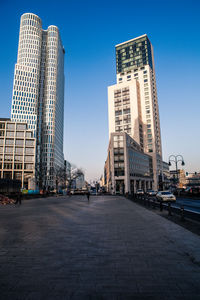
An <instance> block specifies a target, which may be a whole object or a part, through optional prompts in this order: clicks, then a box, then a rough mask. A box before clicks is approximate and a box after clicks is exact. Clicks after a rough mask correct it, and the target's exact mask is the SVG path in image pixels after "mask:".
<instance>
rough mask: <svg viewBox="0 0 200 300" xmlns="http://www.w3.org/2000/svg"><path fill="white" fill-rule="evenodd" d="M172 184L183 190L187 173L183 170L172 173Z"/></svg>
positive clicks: (172, 171)
mask: <svg viewBox="0 0 200 300" xmlns="http://www.w3.org/2000/svg"><path fill="white" fill-rule="evenodd" d="M170 181H171V184H174V185H176V186H177V187H178V188H182V187H184V186H185V185H186V177H185V171H184V170H182V169H178V170H171V171H170Z"/></svg>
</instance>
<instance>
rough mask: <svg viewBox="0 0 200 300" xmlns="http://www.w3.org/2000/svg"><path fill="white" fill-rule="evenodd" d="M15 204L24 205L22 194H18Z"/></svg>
mask: <svg viewBox="0 0 200 300" xmlns="http://www.w3.org/2000/svg"><path fill="white" fill-rule="evenodd" d="M15 204H19V205H21V204H22V199H21V193H20V192H19V193H18V194H17V198H16V201H15Z"/></svg>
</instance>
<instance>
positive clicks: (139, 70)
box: [108, 34, 162, 189]
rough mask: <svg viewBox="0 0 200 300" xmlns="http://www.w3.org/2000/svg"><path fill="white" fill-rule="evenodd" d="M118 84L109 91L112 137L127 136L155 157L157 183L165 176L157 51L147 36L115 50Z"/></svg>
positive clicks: (110, 130)
mask: <svg viewBox="0 0 200 300" xmlns="http://www.w3.org/2000/svg"><path fill="white" fill-rule="evenodd" d="M115 51H116V73H117V74H116V75H117V83H116V84H114V85H112V86H109V87H108V113H109V135H110V134H111V133H112V132H126V133H128V135H130V136H131V137H132V138H133V139H134V140H135V141H136V142H137V143H138V144H139V145H140V147H141V150H142V151H144V152H145V153H147V154H149V155H151V156H152V159H153V173H154V182H153V188H154V189H158V182H159V176H160V175H161V176H162V149H161V133H160V119H159V110H158V99H157V89H156V77H155V66H154V56H153V47H152V44H151V42H150V40H149V39H148V37H147V35H146V34H144V35H142V36H139V37H136V38H134V39H131V40H129V41H126V42H123V43H121V44H118V45H116V46H115Z"/></svg>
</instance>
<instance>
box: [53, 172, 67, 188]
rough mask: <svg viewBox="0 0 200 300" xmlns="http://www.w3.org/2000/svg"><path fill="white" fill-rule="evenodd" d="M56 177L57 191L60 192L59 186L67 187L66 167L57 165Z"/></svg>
mask: <svg viewBox="0 0 200 300" xmlns="http://www.w3.org/2000/svg"><path fill="white" fill-rule="evenodd" d="M54 177H55V181H56V192H57V193H58V188H59V187H60V188H61V189H65V188H66V180H67V172H66V168H65V167H55V169H54Z"/></svg>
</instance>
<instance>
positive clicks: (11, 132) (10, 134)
mask: <svg viewBox="0 0 200 300" xmlns="http://www.w3.org/2000/svg"><path fill="white" fill-rule="evenodd" d="M6 136H8V137H14V131H7V132H6Z"/></svg>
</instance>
